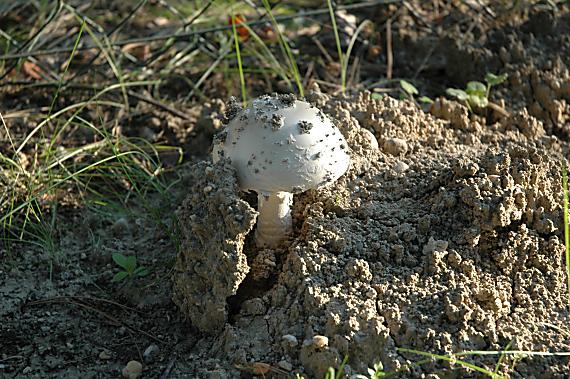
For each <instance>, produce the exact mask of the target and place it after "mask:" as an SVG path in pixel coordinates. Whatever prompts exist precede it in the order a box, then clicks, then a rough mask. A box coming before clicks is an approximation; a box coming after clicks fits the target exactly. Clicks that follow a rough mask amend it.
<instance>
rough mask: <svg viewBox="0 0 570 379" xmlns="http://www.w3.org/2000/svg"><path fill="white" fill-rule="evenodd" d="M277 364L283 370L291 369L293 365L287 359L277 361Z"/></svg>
mask: <svg viewBox="0 0 570 379" xmlns="http://www.w3.org/2000/svg"><path fill="white" fill-rule="evenodd" d="M277 366H279V367H280V368H282V369H283V370H285V371H291V370H293V365H292V364H291V363H289V362H287V361H280V362H279V363H277Z"/></svg>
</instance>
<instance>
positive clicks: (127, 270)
mask: <svg viewBox="0 0 570 379" xmlns="http://www.w3.org/2000/svg"><path fill="white" fill-rule="evenodd" d="M113 261H115V263H116V264H117V265H118V266H119V267H121V268H122V269H123V270H122V271H119V272H118V273H116V274H115V276H114V277H113V280H112V281H113V282H122V281H123V280H125V279H128V280H133V279H134V278H137V277H143V276H147V275H148V274H149V271H148V269H147V268H146V267H144V266H138V267H137V257H135V256H132V255H131V256H128V257H127V256H125V255H123V254H121V253H114V254H113Z"/></svg>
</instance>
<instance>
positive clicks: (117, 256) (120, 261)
mask: <svg viewBox="0 0 570 379" xmlns="http://www.w3.org/2000/svg"><path fill="white" fill-rule="evenodd" d="M112 257H113V260H114V261H115V263H116V264H117V265H119V266H121V267H122V268H124V269H126V265H127V257H125V256H124V255H123V254H121V253H113V255H112Z"/></svg>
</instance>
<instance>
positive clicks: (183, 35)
mask: <svg viewBox="0 0 570 379" xmlns="http://www.w3.org/2000/svg"><path fill="white" fill-rule="evenodd" d="M400 2H401V0H375V1H366V2H362V3H356V4H349V5H342V6H338V7H337V9H338V10H343V9H345V10H351V9H360V8H367V7H373V6H376V5H380V4H393V3H400ZM328 13H329V10H328V8H322V9H316V10H312V11H303V12H298V13H296V14H293V15H286V16H276V17H275V20H276V21H278V22H281V21H288V20H293V19H296V18H304V17H311V16H317V15H324V14H328ZM266 23H267V20H265V19H263V20H259V21H252V22H248V23H244V24H247V25H248V26H250V27H252V26H257V25H264V24H266ZM231 28H232V26H231V25H224V26H217V27H212V28H204V29H199V30H192V31H189V32H185V33H174V34H164V35H153V36H148V37H141V38H131V39H126V40H119V41H115V42H112V43H111V44H112V45H113V46H124V45H128V44H131V43H142V42H155V41H162V40H165V39H170V38H174V39H187V38H188V37H191V36H194V35H202V34H206V33H213V32H219V31H225V30H230V29H231ZM91 49H99V46H97V45H91V44H86V45H85V46H79V47H78V48H77V50H91ZM72 50H73V49H72V48H70V47H63V48H55V49H50V50H38V51H30V52H24V53H10V54H4V55H0V60H9V59H18V58H25V57H29V56H40V55H52V54H61V53H69V52H71V51H72ZM0 79H1V78H0Z"/></svg>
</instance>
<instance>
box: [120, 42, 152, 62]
mask: <svg viewBox="0 0 570 379" xmlns="http://www.w3.org/2000/svg"><path fill="white" fill-rule="evenodd" d="M121 50H122V51H123V53H128V54H131V55H132V56H134V57H135V58H137V59H138V60H139V61H146V60H147V59H148V57H149V56H150V46H149V44H147V43H128V44H126V45H125V46H123V48H122V49H121Z"/></svg>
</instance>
